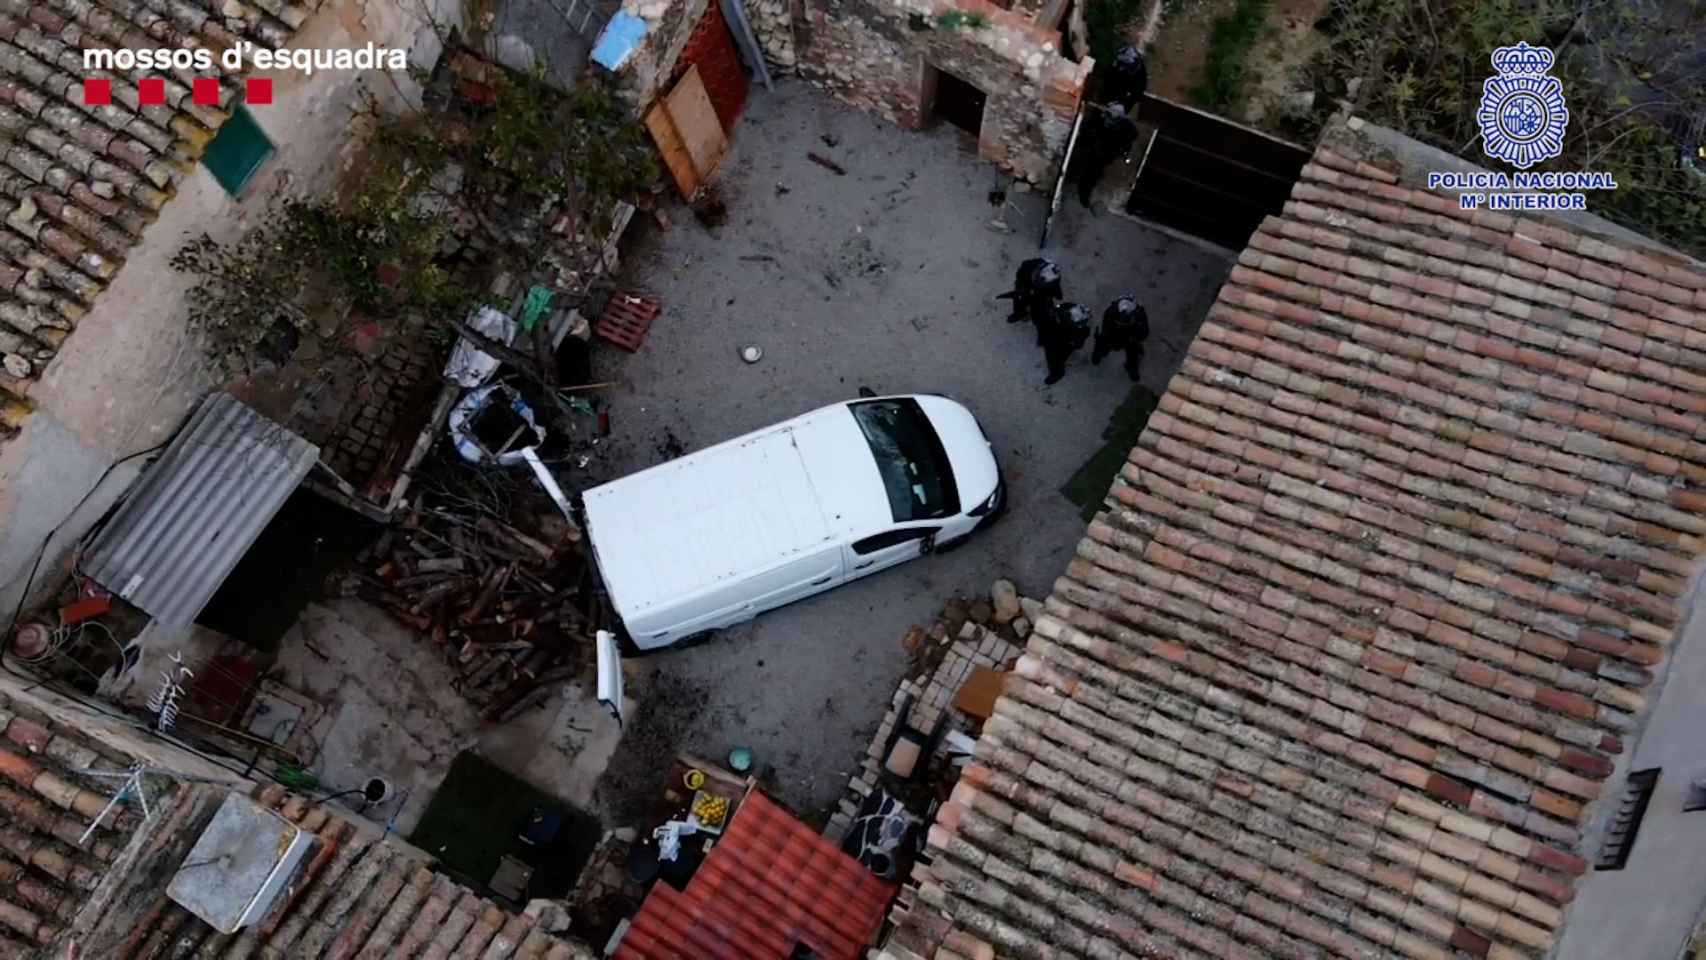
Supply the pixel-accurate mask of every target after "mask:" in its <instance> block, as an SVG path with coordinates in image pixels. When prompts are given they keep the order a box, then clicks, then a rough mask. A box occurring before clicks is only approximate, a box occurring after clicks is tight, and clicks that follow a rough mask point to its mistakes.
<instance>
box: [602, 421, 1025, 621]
mask: <svg viewBox="0 0 1706 960" xmlns="http://www.w3.org/2000/svg"><path fill="white" fill-rule="evenodd" d="M1005 495H1006V491H1005V489H1004V487H1003V484H1002V480H1001V474H1000V471H999V469H998V468H997V467H996V463H995V454H994V451H993V450H992V449H991V447H990V444H989V440H988V438H986V437H985V436H984V435H983V430H982V428H980V427H979V426H978V423H977V419H976V418H975V417H973V416H972V414H971V411H969V410H967V409H966V408H965V407H963V406H961V405H960V404H958V403H956V402H954V401H952V400H949V399H948V398H946V397H941V396H934V395H911V396H889V397H871V398H868V399H860V400H853V401H849V402H847V403H837V404H833V405H831V406H828V407H824V408H822V409H819V410H813V411H812V412H811V413H807V414H804V415H802V416H799V417H795V418H794V419H792V420H788V421H785V422H783V423H779V424H777V425H775V426H773V427H767V428H765V429H763V430H758V431H756V432H753V433H749V434H747V435H745V436H742V437H736V438H735V439H733V440H729V441H726V442H723V443H719V444H717V445H716V446H714V447H709V448H707V449H704V450H700V451H698V452H696V453H691V454H688V455H687V456H685V457H681V458H680V459H677V460H671V461H670V462H668V463H664V464H660V465H658V466H655V467H652V468H651V469H649V470H642V471H640V472H639V473H635V474H630V475H629V476H626V477H623V478H621V479H620V480H613V481H611V482H610V483H606V484H604V485H602V486H598V487H594V488H592V489H590V490H588V491H586V492H585V493H584V494H583V495H582V503H583V505H584V510H585V521H586V536H587V540H588V541H589V542H590V543H591V544H592V549H593V555H594V557H595V558H596V561H597V563H598V568H599V571H600V573H601V574H602V575H603V578H604V585H605V587H606V589H607V591H608V593H609V596H610V602H611V606H612V607H613V608H614V609H615V612H616V614H617V615H618V616H619V617H620V618H621V622H622V627H623V629H624V630H625V631H626V637H625V638H621V639H625V640H626V641H628V643H629V644H631V646H628V645H627V644H624V646H626V647H627V649H628V650H629V652H639V651H647V650H656V649H659V648H661V647H667V646H669V645H670V644H673V643H678V642H680V641H682V640H685V639H688V638H691V637H696V636H698V635H701V634H703V633H705V632H707V631H710V630H716V629H719V628H722V627H727V626H729V625H730V624H735V623H740V622H742V621H745V620H750V619H751V618H752V617H754V616H756V615H758V614H760V613H763V612H764V611H766V610H772V609H775V608H776V607H780V606H782V605H783V604H785V603H791V602H793V601H795V600H800V599H803V598H805V597H809V596H811V595H813V594H816V593H822V592H823V591H825V590H828V589H830V588H831V587H834V586H836V585H838V584H842V583H846V582H847V581H849V580H853V579H855V578H858V577H863V576H865V575H867V574H871V573H875V572H877V571H878V570H882V569H884V568H885V567H892V566H894V565H895V564H897V563H902V562H904V561H907V560H911V559H912V558H914V557H917V556H919V555H920V554H925V553H931V552H933V551H939V550H944V549H948V548H951V547H953V546H957V545H958V544H959V543H960V542H961V540H962V539H963V538H965V537H967V536H969V535H970V534H971V533H972V532H973V531H975V530H977V529H978V528H980V527H982V526H984V525H986V524H988V523H990V522H992V521H993V520H994V519H995V518H996V516H998V515H999V514H1000V512H1001V508H1002V506H1003V500H1004V499H1005Z"/></svg>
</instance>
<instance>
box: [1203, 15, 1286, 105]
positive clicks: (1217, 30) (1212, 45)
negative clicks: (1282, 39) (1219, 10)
mask: <svg viewBox="0 0 1706 960" xmlns="http://www.w3.org/2000/svg"><path fill="white" fill-rule="evenodd" d="M1267 20H1268V0H1238V5H1237V6H1236V7H1234V8H1233V10H1232V12H1231V13H1229V14H1227V15H1226V16H1224V17H1221V18H1220V19H1218V20H1216V21H1214V32H1213V33H1212V34H1210V36H1209V42H1208V59H1207V60H1206V61H1205V62H1204V64H1203V81H1202V83H1199V84H1197V85H1196V87H1195V88H1193V89H1192V90H1191V97H1192V99H1194V100H1196V102H1197V104H1198V105H1199V106H1202V107H1203V108H1205V109H1208V110H1213V111H1214V112H1216V113H1224V112H1226V111H1227V110H1229V109H1231V108H1232V107H1234V106H1237V104H1238V102H1239V100H1240V99H1242V97H1243V95H1244V75H1245V72H1246V70H1245V64H1244V61H1245V58H1246V57H1248V56H1249V55H1250V48H1251V47H1252V46H1254V45H1255V43H1256V40H1257V39H1258V38H1259V37H1261V35H1262V28H1263V26H1264V25H1265V24H1266V23H1267Z"/></svg>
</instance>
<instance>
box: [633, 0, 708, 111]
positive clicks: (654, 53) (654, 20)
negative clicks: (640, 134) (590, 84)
mask: <svg viewBox="0 0 1706 960" xmlns="http://www.w3.org/2000/svg"><path fill="white" fill-rule="evenodd" d="M710 4H711V0H622V9H623V10H625V11H627V12H628V13H629V14H631V15H633V16H636V17H639V18H640V19H641V20H644V21H645V23H646V35H645V37H644V38H643V39H641V41H640V42H639V44H638V45H637V46H636V47H635V48H634V51H633V52H632V53H630V54H629V55H628V61H627V62H626V63H624V64H623V65H622V69H621V71H620V78H621V79H620V81H619V82H620V84H621V90H622V95H623V96H624V97H626V98H627V99H628V101H629V102H630V103H632V104H633V105H634V108H635V109H636V110H637V111H644V110H645V109H646V108H647V107H648V106H650V105H651V103H652V101H654V100H656V99H657V98H658V95H659V94H661V93H663V92H664V88H665V87H667V86H668V85H669V82H670V80H671V79H672V78H673V76H674V73H675V65H676V62H677V61H679V60H680V59H681V53H682V51H683V50H685V49H687V41H688V40H689V39H690V38H691V37H692V36H693V28H694V27H696V26H698V25H699V21H700V19H701V18H703V17H704V16H705V11H706V9H708V8H709V7H710Z"/></svg>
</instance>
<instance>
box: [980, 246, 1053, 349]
mask: <svg viewBox="0 0 1706 960" xmlns="http://www.w3.org/2000/svg"><path fill="white" fill-rule="evenodd" d="M1062 296H1064V294H1062V293H1061V290H1060V267H1058V266H1056V265H1055V262H1054V261H1053V260H1050V259H1048V258H1046V257H1032V258H1031V259H1029V260H1026V261H1025V262H1024V263H1021V264H1019V269H1018V272H1017V273H1015V274H1014V276H1013V289H1011V290H1009V291H1007V292H1006V293H1003V294H1001V295H1000V296H999V297H997V298H996V299H998V300H1011V301H1013V313H1012V315H1010V316H1009V317H1008V318H1007V322H1008V323H1019V322H1020V321H1023V320H1029V321H1031V322H1032V323H1035V324H1036V325H1037V330H1038V340H1037V342H1038V343H1041V342H1042V339H1041V336H1042V334H1041V331H1042V322H1043V320H1044V319H1046V315H1047V314H1048V313H1050V312H1051V311H1053V310H1054V305H1055V304H1056V303H1057V302H1059V301H1060V298H1061V297H1062Z"/></svg>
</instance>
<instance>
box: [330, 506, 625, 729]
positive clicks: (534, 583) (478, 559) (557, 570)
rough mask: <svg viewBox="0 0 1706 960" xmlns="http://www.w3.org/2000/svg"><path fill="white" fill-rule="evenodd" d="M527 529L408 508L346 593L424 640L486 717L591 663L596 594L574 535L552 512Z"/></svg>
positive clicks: (501, 714) (476, 515)
mask: <svg viewBox="0 0 1706 960" xmlns="http://www.w3.org/2000/svg"><path fill="white" fill-rule="evenodd" d="M534 525H535V526H537V527H539V528H540V529H539V530H537V531H535V532H531V533H530V532H523V531H522V530H518V529H516V528H515V527H514V526H511V525H510V524H509V523H506V522H504V521H502V520H499V519H497V518H496V517H494V516H491V515H489V514H486V513H481V512H478V511H467V510H450V509H443V508H438V507H432V506H423V505H419V504H417V505H416V506H415V507H414V508H412V509H410V510H409V511H408V512H407V513H406V514H405V515H404V516H403V518H402V522H401V523H400V524H398V525H396V526H394V527H391V528H389V529H388V530H387V531H386V532H385V534H384V535H383V536H381V537H380V539H379V540H378V541H377V542H376V543H375V544H374V545H373V546H372V547H370V548H369V549H368V551H366V552H365V553H364V555H363V557H362V558H361V559H360V562H361V565H362V567H363V572H361V573H359V574H358V575H357V580H358V584H359V585H358V587H357V590H356V592H357V593H358V594H360V595H361V596H363V597H364V598H365V599H367V600H369V601H371V602H373V603H376V604H378V605H380V606H381V607H383V608H384V609H385V610H387V611H388V612H389V613H390V614H391V615H392V616H393V617H395V618H396V619H397V620H398V621H399V622H401V623H403V624H404V625H406V626H408V627H410V628H412V629H414V630H417V631H420V632H421V633H422V634H425V635H427V636H430V637H431V638H432V640H433V641H434V644H435V645H436V646H437V648H438V649H439V650H440V651H442V653H443V654H444V656H445V657H446V658H447V659H448V660H449V662H450V664H451V665H452V666H453V667H454V668H455V669H456V671H457V675H458V678H459V679H458V680H457V682H456V688H457V690H458V692H460V693H461V694H462V696H463V697H465V698H467V699H468V701H469V702H470V703H472V704H473V705H474V706H475V707H477V708H479V709H480V710H481V712H482V715H483V716H484V717H485V719H487V720H492V721H501V720H505V719H507V718H508V717H510V716H513V715H514V714H515V713H517V712H519V711H520V710H521V709H522V708H523V707H525V706H527V705H528V704H530V703H531V702H532V701H533V699H534V695H535V694H536V693H542V692H544V690H545V689H546V688H547V687H548V686H549V685H551V684H554V683H558V682H560V681H563V680H566V679H568V678H570V677H572V676H574V674H575V673H576V672H577V671H578V670H579V669H580V668H581V667H582V666H583V665H584V664H585V663H587V662H588V661H590V660H591V658H592V650H593V635H594V633H595V632H596V624H597V623H598V622H599V619H600V617H601V615H602V613H601V604H602V599H601V596H600V593H599V590H598V586H597V575H596V573H595V572H594V570H593V568H592V566H591V564H590V563H588V562H587V558H586V552H585V550H584V549H583V548H582V546H581V537H580V531H579V530H577V529H575V528H573V527H571V526H570V525H568V524H567V523H565V522H564V521H563V520H561V519H560V518H557V517H545V516H541V517H539V518H538V519H537V521H536V522H535V524H534ZM369 571H370V572H369Z"/></svg>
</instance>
